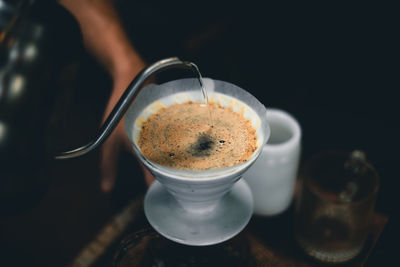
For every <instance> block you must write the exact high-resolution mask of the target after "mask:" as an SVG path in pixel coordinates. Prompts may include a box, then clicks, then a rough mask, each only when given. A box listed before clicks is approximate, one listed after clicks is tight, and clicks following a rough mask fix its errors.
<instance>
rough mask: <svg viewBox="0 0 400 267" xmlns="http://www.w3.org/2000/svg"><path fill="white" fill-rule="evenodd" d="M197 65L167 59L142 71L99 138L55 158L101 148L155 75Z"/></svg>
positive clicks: (111, 115) (104, 126)
mask: <svg viewBox="0 0 400 267" xmlns="http://www.w3.org/2000/svg"><path fill="white" fill-rule="evenodd" d="M195 66H196V65H194V64H193V63H191V62H187V61H182V60H180V59H179V58H177V57H172V58H167V59H163V60H160V61H157V62H156V63H154V64H152V65H150V66H149V67H147V68H145V69H144V70H142V71H141V72H140V73H139V74H138V75H137V76H136V77H135V78H134V79H133V81H132V82H131V83H130V84H129V86H128V87H127V88H126V89H125V92H124V94H123V95H122V96H121V98H120V99H119V101H118V103H117V104H116V105H115V107H114V109H113V110H112V111H111V113H110V115H108V117H107V120H106V121H105V122H104V123H103V125H102V126H101V128H100V129H99V132H98V134H97V136H96V137H95V138H94V139H93V140H92V141H91V142H89V143H88V144H86V145H84V146H81V147H79V148H76V149H73V150H69V151H66V152H61V153H59V154H58V155H56V156H55V158H56V159H70V158H76V157H79V156H82V155H85V154H86V153H89V152H90V151H92V150H94V149H96V148H97V147H98V146H100V145H101V144H102V143H103V142H104V141H105V140H106V139H107V138H108V136H110V134H111V133H112V131H113V130H114V129H115V127H116V126H117V125H118V123H119V121H120V120H121V118H122V116H123V115H124V114H125V113H126V111H127V110H128V108H129V106H130V105H131V104H132V102H133V101H134V100H135V98H136V96H137V95H138V94H139V92H140V90H141V89H142V88H143V85H144V84H145V83H146V81H147V80H148V79H149V78H150V77H151V76H153V75H154V74H156V73H158V72H160V71H163V70H167V69H171V68H183V69H191V70H194V68H195Z"/></svg>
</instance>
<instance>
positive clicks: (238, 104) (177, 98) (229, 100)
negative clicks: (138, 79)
mask: <svg viewBox="0 0 400 267" xmlns="http://www.w3.org/2000/svg"><path fill="white" fill-rule="evenodd" d="M211 89H212V88H211ZM210 91H211V92H210ZM207 93H208V98H209V102H210V103H215V104H218V105H220V106H221V107H224V108H230V109H231V110H233V111H234V112H236V113H238V114H240V115H241V116H243V117H244V118H245V119H247V120H249V121H250V122H251V125H252V127H253V128H254V129H255V130H256V133H257V146H258V147H260V146H261V144H262V143H263V134H262V131H261V127H260V125H261V120H260V118H259V116H258V115H257V113H256V112H255V111H254V110H253V109H252V108H251V107H249V106H248V105H246V104H245V103H243V102H242V101H240V100H238V99H236V98H234V97H231V96H228V95H224V94H221V93H217V92H213V90H210V88H209V87H207ZM189 101H192V102H204V100H203V96H202V95H201V93H200V92H199V90H196V91H186V92H181V93H176V94H173V95H169V96H166V97H163V98H160V99H159V100H157V101H155V102H153V103H151V104H150V105H148V106H147V107H146V108H145V109H144V110H143V111H142V112H141V113H140V114H139V116H138V117H137V119H136V121H135V123H134V127H133V137H134V140H135V143H136V145H137V144H138V141H139V138H140V131H141V129H142V126H143V123H144V122H145V121H146V120H147V119H148V118H149V117H150V116H151V115H152V114H155V113H157V112H158V111H159V110H160V109H162V108H165V107H169V106H171V105H174V104H182V103H186V102H189Z"/></svg>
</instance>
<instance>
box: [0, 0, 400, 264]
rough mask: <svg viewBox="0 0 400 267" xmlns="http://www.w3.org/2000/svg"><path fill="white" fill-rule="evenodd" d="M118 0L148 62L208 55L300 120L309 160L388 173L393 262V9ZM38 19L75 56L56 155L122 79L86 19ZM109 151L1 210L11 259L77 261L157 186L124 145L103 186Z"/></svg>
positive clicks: (208, 68) (93, 124) (1, 232)
mask: <svg viewBox="0 0 400 267" xmlns="http://www.w3.org/2000/svg"><path fill="white" fill-rule="evenodd" d="M115 3H116V6H117V8H118V12H119V13H120V15H121V18H122V19H123V22H124V27H125V28H126V30H127V33H128V35H129V37H130V38H131V40H132V42H133V44H134V45H135V47H136V48H137V49H138V50H139V51H140V53H141V54H142V55H143V57H144V58H145V60H146V61H148V62H153V61H156V60H158V59H161V58H165V57H170V56H179V57H180V58H182V59H185V60H188V61H192V62H194V63H196V64H197V65H198V66H199V68H200V71H201V73H202V74H203V76H204V77H210V78H214V79H220V80H225V81H229V82H231V83H234V84H236V85H238V86H240V87H242V88H244V89H246V90H248V91H249V92H250V93H252V94H253V95H254V96H256V97H257V98H258V99H259V100H260V101H261V102H262V103H264V104H265V105H266V107H267V108H268V107H277V108H281V109H284V110H287V111H288V112H290V113H291V114H292V115H293V116H294V117H296V118H297V119H298V121H299V123H300V125H301V127H302V130H303V139H302V143H303V151H302V161H303V162H304V161H306V160H307V159H308V158H309V157H310V156H311V155H313V154H315V153H317V152H319V151H321V150H324V149H343V150H348V151H350V150H353V149H362V150H364V151H365V152H366V154H367V157H368V159H369V161H370V162H371V163H372V164H373V165H374V166H375V168H376V169H377V171H378V172H379V174H380V176H381V188H380V192H379V195H378V199H377V206H376V210H377V211H378V212H379V213H381V214H383V215H385V216H388V217H389V223H388V225H387V226H386V228H385V230H384V232H383V235H382V236H381V238H380V239H379V241H378V243H377V246H376V248H375V250H374V251H373V253H372V255H371V256H370V259H369V261H368V262H367V266H376V265H378V264H379V265H381V266H383V265H385V264H384V263H388V262H390V261H389V259H391V258H392V257H393V255H394V254H393V246H392V244H393V242H394V241H395V237H394V234H393V228H394V226H393V224H394V222H393V216H394V215H395V212H396V210H395V208H396V204H395V197H396V195H397V188H396V185H397V183H396V179H397V178H398V172H397V171H396V170H397V169H398V168H396V167H397V166H396V165H397V162H398V159H399V156H398V155H399V154H398V153H399V146H398V143H399V142H398V136H399V127H398V125H397V123H398V122H399V120H398V117H397V115H398V112H397V108H396V107H397V98H398V96H397V94H396V89H397V90H398V88H399V84H398V82H395V78H397V77H398V61H397V58H396V53H395V46H396V45H397V44H396V43H395V40H396V38H395V37H396V35H398V25H399V24H398V21H397V18H396V16H395V14H394V8H393V7H391V6H385V5H384V4H379V5H378V4H366V3H363V4H351V3H349V2H346V3H343V4H339V3H323V4H322V3H313V4H305V3H301V4H300V3H297V4H293V3H280V4H273V3H263V4H262V5H256V4H255V3H251V2H241V3H240V4H233V3H230V2H229V1H220V2H217V1H201V2H189V1H124V0H119V1H115ZM30 15H31V16H33V17H34V18H35V19H36V20H38V21H40V22H41V23H44V24H51V27H52V28H54V29H56V30H55V31H53V32H52V33H53V36H54V40H55V42H54V44H53V45H55V46H56V47H57V49H56V50H54V51H55V52H54V53H55V54H54V55H55V56H59V55H63V57H62V66H61V67H60V69H59V73H58V75H55V76H54V77H56V79H55V81H54V83H53V84H51V88H52V89H53V90H55V91H56V92H57V96H56V98H55V99H54V102H53V105H52V108H53V114H52V116H51V120H50V124H49V125H50V127H49V129H48V134H47V135H46V142H47V146H46V147H49V148H48V149H47V151H48V153H49V154H51V153H53V152H54V151H59V150H61V149H63V150H64V149H69V148H71V147H74V146H78V145H81V144H84V143H86V142H87V141H88V140H89V139H90V138H91V137H92V136H93V134H94V133H95V132H96V129H97V127H98V125H99V123H100V119H101V116H102V112H103V110H104V106H105V103H106V100H107V97H108V94H109V92H110V88H111V80H110V77H109V76H108V75H107V74H106V73H105V71H104V70H103V69H102V68H101V67H100V66H99V65H98V64H97V63H96V61H95V60H94V59H93V58H92V57H91V56H90V55H89V54H88V53H87V52H86V51H85V50H84V48H83V45H82V40H81V36H80V33H79V28H78V25H77V24H76V22H75V21H74V19H73V17H72V16H70V15H69V14H68V13H67V12H65V11H64V10H63V9H62V8H61V7H59V6H57V4H56V3H53V2H51V1H49V2H48V1H42V2H41V3H40V4H38V5H37V6H35V8H34V9H33V11H32V12H31V14H30ZM396 25H397V26H396ZM60 60H61V59H60ZM396 67H397V68H396ZM397 80H398V79H397ZM27 146H29V145H27ZM98 158H99V154H98V151H95V152H93V153H91V154H89V155H87V156H84V157H82V158H79V159H74V160H70V161H60V162H56V161H52V160H50V161H48V162H47V161H46V164H45V167H44V171H43V174H42V172H40V173H41V174H40V175H44V176H46V177H47V178H46V181H47V182H46V183H45V186H43V185H42V184H41V186H40V188H41V190H35V192H40V193H37V194H33V196H31V195H29V198H28V197H23V196H18V203H19V204H18V205H16V204H15V207H14V204H13V203H14V202H13V200H10V201H9V202H7V203H9V206H10V207H11V210H12V209H13V208H15V209H14V212H10V211H9V210H8V211H7V213H4V215H2V216H1V217H0V244H1V245H0V248H1V251H2V254H4V255H2V258H3V259H4V261H5V262H14V265H15V266H22V265H23V264H25V265H26V266H63V265H65V264H66V263H68V262H69V261H70V260H71V259H72V258H73V257H74V256H75V255H76V254H77V253H78V252H79V250H80V249H81V248H82V246H83V245H84V244H86V243H87V242H88V241H89V240H91V238H92V237H93V236H94V235H95V234H96V233H97V231H98V230H99V229H100V228H101V227H102V226H103V225H104V223H105V222H106V221H107V219H108V218H110V216H112V215H113V214H115V213H116V212H117V211H118V210H119V209H120V208H121V207H122V206H123V205H124V204H126V203H127V202H128V201H129V200H130V199H132V197H133V196H134V195H136V194H137V193H140V192H144V191H145V186H144V185H143V182H142V181H141V179H142V178H141V172H140V169H139V168H138V166H137V163H136V161H135V160H134V158H133V157H132V156H131V155H130V154H128V153H124V154H123V157H122V159H121V165H120V168H119V175H118V181H117V185H116V189H115V190H114V191H113V193H112V194H110V195H105V194H103V193H101V191H100V188H99V182H98V179H99V175H98ZM2 167H3V166H2ZM19 167H20V168H23V166H19ZM32 175H33V176H34V175H37V174H35V171H33V172H32ZM21 186H22V187H23V184H22V185H21ZM5 201H7V200H5ZM20 203H22V204H24V205H20ZM0 265H1V264H0ZM6 266H13V265H6Z"/></svg>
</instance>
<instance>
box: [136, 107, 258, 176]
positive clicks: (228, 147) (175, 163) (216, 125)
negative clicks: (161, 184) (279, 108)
mask: <svg viewBox="0 0 400 267" xmlns="http://www.w3.org/2000/svg"><path fill="white" fill-rule="evenodd" d="M209 111H211V112H212V115H213V120H212V125H210V116H209ZM138 146H139V148H140V150H141V152H142V154H143V155H144V156H145V157H146V158H147V159H149V160H151V161H153V162H155V163H158V164H160V165H163V166H166V167H171V168H176V169H183V170H209V169H217V168H224V167H230V166H233V165H236V164H239V163H242V162H245V161H247V160H248V159H249V158H250V157H251V155H252V154H253V153H254V151H255V150H256V149H257V134H256V131H255V129H254V128H253V126H252V125H251V122H250V121H249V120H247V119H246V118H244V117H243V115H241V114H239V113H236V112H234V111H233V110H232V109H230V108H227V107H222V106H220V105H219V104H216V103H209V104H208V105H204V104H203V103H198V102H191V101H188V102H185V103H179V104H173V105H170V106H168V107H163V108H161V109H159V110H158V111H157V112H156V113H154V114H152V115H150V116H149V117H148V118H147V120H146V121H144V122H143V124H142V126H141V130H140V136H139V140H138Z"/></svg>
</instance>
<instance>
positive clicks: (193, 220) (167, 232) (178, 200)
mask: <svg viewBox="0 0 400 267" xmlns="http://www.w3.org/2000/svg"><path fill="white" fill-rule="evenodd" d="M170 68H184V69H190V70H192V71H195V72H196V70H197V67H196V65H194V64H193V63H191V62H186V61H181V60H180V59H178V58H167V59H163V60H160V61H158V62H155V63H154V64H152V65H150V66H149V67H147V68H146V69H144V70H142V71H141V72H140V73H139V74H138V75H137V76H136V77H135V78H134V79H133V81H132V82H131V83H130V85H129V86H128V87H127V89H126V90H125V92H124V94H123V95H122V96H121V98H120V100H119V101H118V103H117V104H116V106H115V107H114V109H113V110H112V111H111V113H110V115H109V116H108V117H107V119H106V121H105V122H104V124H103V125H102V127H101V128H100V129H99V131H98V134H97V135H96V137H95V138H94V139H93V140H92V141H90V142H89V143H87V144H86V145H83V146H81V147H78V148H76V149H72V150H69V151H66V152H62V153H59V154H58V155H56V156H55V158H56V159H69V158H75V157H79V156H82V155H85V154H86V153H89V152H90V151H92V150H94V149H96V148H97V147H99V146H100V145H101V144H102V143H103V142H104V141H105V140H106V139H107V137H108V136H109V135H110V134H111V132H112V131H113V130H114V129H115V127H116V126H117V124H118V122H119V121H120V120H121V118H122V116H123V115H124V114H125V112H127V113H126V117H125V128H126V132H127V135H128V137H129V139H130V140H131V142H132V145H133V149H134V151H135V153H136V154H137V156H138V158H139V159H140V161H141V162H142V163H143V164H144V165H145V166H146V167H147V168H148V169H149V170H150V172H151V173H152V174H153V175H154V177H155V178H156V180H157V181H155V182H154V183H153V184H152V185H151V186H150V188H149V190H148V192H147V193H146V197H145V202H144V209H145V214H146V217H147V219H148V220H149V222H150V224H151V225H152V226H153V227H154V228H155V229H156V230H157V231H158V232H159V233H160V234H162V235H164V236H165V237H167V238H169V239H171V240H174V241H176V242H179V243H182V244H187V245H211V244H216V243H220V242H223V241H225V240H227V239H229V238H231V237H233V236H234V235H236V234H237V233H239V232H240V231H241V230H242V229H243V228H244V227H245V226H246V225H247V223H248V221H249V220H250V217H251V215H252V212H253V198H252V194H251V191H250V189H249V187H248V185H247V184H246V182H245V181H243V180H241V178H242V175H243V173H244V172H245V171H246V170H247V169H248V168H249V167H250V166H251V165H252V164H253V163H254V161H255V160H256V159H257V157H258V156H259V155H260V153H261V150H262V147H263V146H264V145H265V143H266V142H267V140H268V138H269V135H270V129H269V126H268V122H267V120H266V109H265V107H264V105H262V104H261V103H260V102H259V101H258V100H257V99H256V98H255V97H254V96H252V95H251V94H249V93H248V92H246V91H245V90H243V89H241V88H239V87H237V86H235V85H233V84H230V83H227V82H222V81H216V80H211V79H204V84H205V86H206V89H207V91H208V93H209V96H211V99H212V100H213V101H214V102H217V103H219V104H221V105H222V106H226V107H230V108H232V109H234V111H236V112H239V113H242V114H244V116H245V118H247V119H249V120H250V121H251V122H252V125H253V127H254V128H255V129H256V131H257V136H258V143H257V146H258V148H257V149H256V151H255V152H254V153H253V155H252V156H251V157H250V159H248V160H247V161H246V162H244V163H241V164H238V165H235V166H232V167H228V168H221V169H217V170H207V171H183V170H177V169H172V168H168V167H164V166H161V165H159V164H157V163H155V162H151V161H150V160H148V159H146V158H145V157H144V156H143V155H142V153H141V151H140V149H139V147H138V145H137V139H138V136H139V130H138V127H137V125H136V126H135V122H136V121H137V119H138V118H142V117H143V116H144V115H146V114H145V113H146V112H147V115H149V113H151V111H152V110H150V111H149V110H147V108H148V106H149V105H150V104H151V103H153V102H154V101H163V100H165V99H169V100H168V101H169V104H172V103H174V101H175V102H179V101H183V102H184V101H187V100H192V101H204V99H203V96H202V93H201V90H200V88H201V87H200V83H199V79H182V80H176V81H172V82H168V83H165V84H162V85H149V86H147V87H144V88H143V87H142V86H143V84H145V82H146V81H147V80H148V78H149V77H151V76H152V75H154V74H156V73H158V72H160V71H163V70H166V69H170ZM197 75H199V73H197ZM176 94H184V95H185V94H186V96H187V97H176V98H172V100H173V101H171V96H172V97H174V96H176ZM180 96H181V95H180ZM213 98H214V99H213ZM168 101H167V102H168ZM132 103H133V104H132ZM131 104H132V105H131ZM164 104H168V103H164ZM128 109H129V110H128ZM127 110H128V111H127ZM144 111H145V113H143V112H144ZM135 127H136V128H135Z"/></svg>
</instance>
